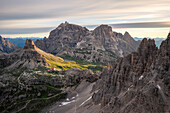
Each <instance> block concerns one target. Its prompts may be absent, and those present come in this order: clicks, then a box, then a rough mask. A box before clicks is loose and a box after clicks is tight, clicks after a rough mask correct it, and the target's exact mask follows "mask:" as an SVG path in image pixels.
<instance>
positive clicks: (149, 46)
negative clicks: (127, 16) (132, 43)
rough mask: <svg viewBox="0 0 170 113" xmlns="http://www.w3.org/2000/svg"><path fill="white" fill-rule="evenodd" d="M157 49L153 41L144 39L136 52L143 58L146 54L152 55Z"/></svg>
mask: <svg viewBox="0 0 170 113" xmlns="http://www.w3.org/2000/svg"><path fill="white" fill-rule="evenodd" d="M157 49H158V48H157V47H156V45H155V40H151V39H149V40H147V39H146V38H144V39H143V40H142V42H141V43H140V45H139V48H138V50H137V52H138V54H139V55H141V56H143V55H146V54H153V53H154V52H155V50H157Z"/></svg>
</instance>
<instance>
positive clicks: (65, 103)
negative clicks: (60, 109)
mask: <svg viewBox="0 0 170 113" xmlns="http://www.w3.org/2000/svg"><path fill="white" fill-rule="evenodd" d="M74 101H75V100H72V101H69V102H62V103H61V105H59V106H65V105H67V104H70V103H72V102H74Z"/></svg>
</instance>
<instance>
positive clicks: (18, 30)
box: [0, 27, 54, 34]
mask: <svg viewBox="0 0 170 113" xmlns="http://www.w3.org/2000/svg"><path fill="white" fill-rule="evenodd" d="M52 29H54V28H53V27H44V28H12V29H10V28H6V29H1V28H0V34H29V33H30V34H32V33H43V32H50V31H51V30H52Z"/></svg>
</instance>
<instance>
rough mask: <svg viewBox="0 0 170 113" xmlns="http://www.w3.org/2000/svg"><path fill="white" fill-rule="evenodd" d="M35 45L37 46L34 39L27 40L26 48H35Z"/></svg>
mask: <svg viewBox="0 0 170 113" xmlns="http://www.w3.org/2000/svg"><path fill="white" fill-rule="evenodd" d="M35 47H36V46H35V44H34V42H33V41H32V39H27V40H26V42H25V46H24V49H35Z"/></svg>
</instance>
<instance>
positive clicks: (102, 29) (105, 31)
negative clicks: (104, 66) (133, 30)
mask: <svg viewBox="0 0 170 113" xmlns="http://www.w3.org/2000/svg"><path fill="white" fill-rule="evenodd" d="M93 34H94V35H96V36H100V37H105V36H109V37H111V36H112V35H113V31H112V27H111V26H108V25H103V24H102V25H100V26H99V27H97V28H95V29H94V31H93Z"/></svg>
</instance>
